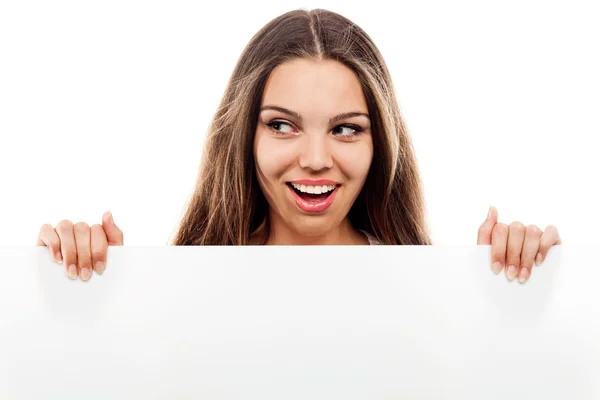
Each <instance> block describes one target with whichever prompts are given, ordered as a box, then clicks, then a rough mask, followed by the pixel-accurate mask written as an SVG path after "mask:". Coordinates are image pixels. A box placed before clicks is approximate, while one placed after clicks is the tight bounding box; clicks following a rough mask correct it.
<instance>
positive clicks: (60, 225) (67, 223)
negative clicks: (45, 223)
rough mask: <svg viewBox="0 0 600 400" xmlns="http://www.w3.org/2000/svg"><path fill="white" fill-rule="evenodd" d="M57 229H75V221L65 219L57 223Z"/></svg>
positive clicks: (64, 230) (60, 230)
mask: <svg viewBox="0 0 600 400" xmlns="http://www.w3.org/2000/svg"><path fill="white" fill-rule="evenodd" d="M56 229H57V230H58V231H59V232H67V231H69V230H70V229H73V223H72V222H71V221H69V220H68V219H63V220H62V221H60V222H59V223H58V224H57V225H56Z"/></svg>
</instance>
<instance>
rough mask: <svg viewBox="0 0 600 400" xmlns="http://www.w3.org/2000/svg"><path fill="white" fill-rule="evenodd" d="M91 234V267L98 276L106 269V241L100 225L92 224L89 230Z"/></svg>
mask: <svg viewBox="0 0 600 400" xmlns="http://www.w3.org/2000/svg"><path fill="white" fill-rule="evenodd" d="M91 231H92V232H91V234H92V265H93V266H94V270H95V271H96V273H98V274H102V272H104V268H105V267H106V253H107V251H108V241H107V239H106V233H104V228H103V227H102V225H99V224H94V225H92V228H91Z"/></svg>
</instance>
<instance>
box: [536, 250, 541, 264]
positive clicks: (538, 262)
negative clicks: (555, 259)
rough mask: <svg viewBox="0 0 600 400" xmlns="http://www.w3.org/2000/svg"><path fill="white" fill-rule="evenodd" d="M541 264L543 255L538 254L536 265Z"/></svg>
mask: <svg viewBox="0 0 600 400" xmlns="http://www.w3.org/2000/svg"><path fill="white" fill-rule="evenodd" d="M541 263H542V253H537V256H535V264H536V265H540V264H541Z"/></svg>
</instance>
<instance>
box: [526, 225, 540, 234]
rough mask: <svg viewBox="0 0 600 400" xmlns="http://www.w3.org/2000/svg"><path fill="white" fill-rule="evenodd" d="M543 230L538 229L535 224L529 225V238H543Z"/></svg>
mask: <svg viewBox="0 0 600 400" xmlns="http://www.w3.org/2000/svg"><path fill="white" fill-rule="evenodd" d="M541 234H542V230H541V229H540V228H538V226H537V225H535V224H530V225H527V235H528V236H541Z"/></svg>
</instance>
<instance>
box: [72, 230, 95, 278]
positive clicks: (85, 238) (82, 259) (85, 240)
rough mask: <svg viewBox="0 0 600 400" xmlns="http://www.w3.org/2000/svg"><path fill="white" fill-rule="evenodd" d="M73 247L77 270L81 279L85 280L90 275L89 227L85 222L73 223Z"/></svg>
mask: <svg viewBox="0 0 600 400" xmlns="http://www.w3.org/2000/svg"><path fill="white" fill-rule="evenodd" d="M73 233H74V235H75V247H76V248H77V260H78V264H77V265H78V267H79V268H78V272H79V276H80V277H81V279H83V280H84V281H87V280H88V279H90V277H91V276H92V253H91V250H90V241H91V234H90V227H89V226H88V224H86V223H85V222H78V223H76V224H75V225H73Z"/></svg>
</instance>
